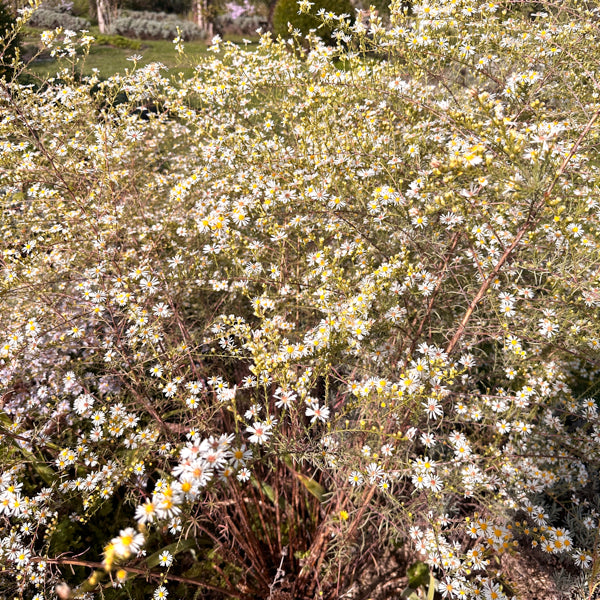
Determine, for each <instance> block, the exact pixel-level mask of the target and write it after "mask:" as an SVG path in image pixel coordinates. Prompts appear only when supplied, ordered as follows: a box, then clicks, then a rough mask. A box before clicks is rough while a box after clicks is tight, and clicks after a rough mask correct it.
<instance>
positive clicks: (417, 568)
mask: <svg viewBox="0 0 600 600" xmlns="http://www.w3.org/2000/svg"><path fill="white" fill-rule="evenodd" d="M406 576H407V577H408V585H409V587H411V588H413V589H414V590H416V589H417V588H418V587H420V586H423V587H425V586H426V585H427V583H428V582H429V580H430V577H429V567H428V566H427V565H426V564H425V563H424V562H421V561H418V562H416V563H414V564H412V565H411V566H410V567H408V569H407V571H406Z"/></svg>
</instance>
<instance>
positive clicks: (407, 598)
mask: <svg viewBox="0 0 600 600" xmlns="http://www.w3.org/2000/svg"><path fill="white" fill-rule="evenodd" d="M400 598H401V599H402V600H420V598H419V596H417V591H416V590H415V589H414V588H411V587H410V586H409V587H407V588H405V589H404V590H403V591H402V593H401V594H400Z"/></svg>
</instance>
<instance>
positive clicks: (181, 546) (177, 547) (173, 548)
mask: <svg viewBox="0 0 600 600" xmlns="http://www.w3.org/2000/svg"><path fill="white" fill-rule="evenodd" d="M195 547H196V540H195V539H194V538H188V539H187V540H180V541H179V542H175V543H174V544H169V545H168V546H165V547H164V548H161V549H160V550H158V552H155V553H154V554H152V555H150V556H149V557H148V558H147V559H146V565H147V566H148V568H149V569H152V568H154V567H157V566H158V561H159V558H158V557H159V556H160V555H161V554H162V553H163V552H164V551H165V550H167V551H168V552H170V553H171V554H172V555H173V556H175V555H176V554H179V553H180V552H185V551H186V550H191V549H192V548H195Z"/></svg>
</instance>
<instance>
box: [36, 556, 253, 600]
mask: <svg viewBox="0 0 600 600" xmlns="http://www.w3.org/2000/svg"><path fill="white" fill-rule="evenodd" d="M33 561H34V562H41V561H43V562H46V563H48V564H51V565H75V566H80V567H89V568H90V569H101V570H104V565H103V564H102V563H99V562H93V561H89V560H76V559H72V558H41V557H40V558H36V559H33ZM119 568H120V569H123V571H126V572H127V573H135V574H136V575H143V576H145V577H152V578H154V579H163V578H165V579H170V580H172V581H179V582H181V583H188V584H190V585H195V586H197V587H203V588H206V589H207V590H212V591H213V592H220V593H221V594H226V595H229V596H231V597H233V598H244V595H243V594H242V593H241V592H238V591H236V590H232V589H229V590H226V589H224V588H220V587H218V586H215V585H211V584H210V583H205V582H204V581H199V580H198V579H192V578H191V577H182V576H180V575H173V574H171V573H152V572H151V571H149V570H147V569H141V568H139V567H129V566H119Z"/></svg>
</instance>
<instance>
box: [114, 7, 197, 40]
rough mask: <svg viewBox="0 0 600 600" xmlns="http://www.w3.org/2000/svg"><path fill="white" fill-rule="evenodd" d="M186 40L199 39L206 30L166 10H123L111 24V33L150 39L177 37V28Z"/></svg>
mask: <svg viewBox="0 0 600 600" xmlns="http://www.w3.org/2000/svg"><path fill="white" fill-rule="evenodd" d="M178 27H179V29H180V30H181V35H182V36H183V39H184V40H197V39H202V38H203V37H204V35H205V34H204V32H203V31H202V29H200V28H199V27H198V26H197V25H196V24H195V23H192V22H191V21H184V20H182V19H180V18H178V17H176V16H175V15H171V14H167V13H164V12H159V13H154V12H149V11H143V12H134V11H122V12H121V13H119V16H118V17H117V19H115V21H114V22H113V23H112V25H111V33H113V34H118V35H124V36H127V37H133V38H138V39H149V40H172V39H174V38H175V37H177V35H178V34H177V28H178Z"/></svg>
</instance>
